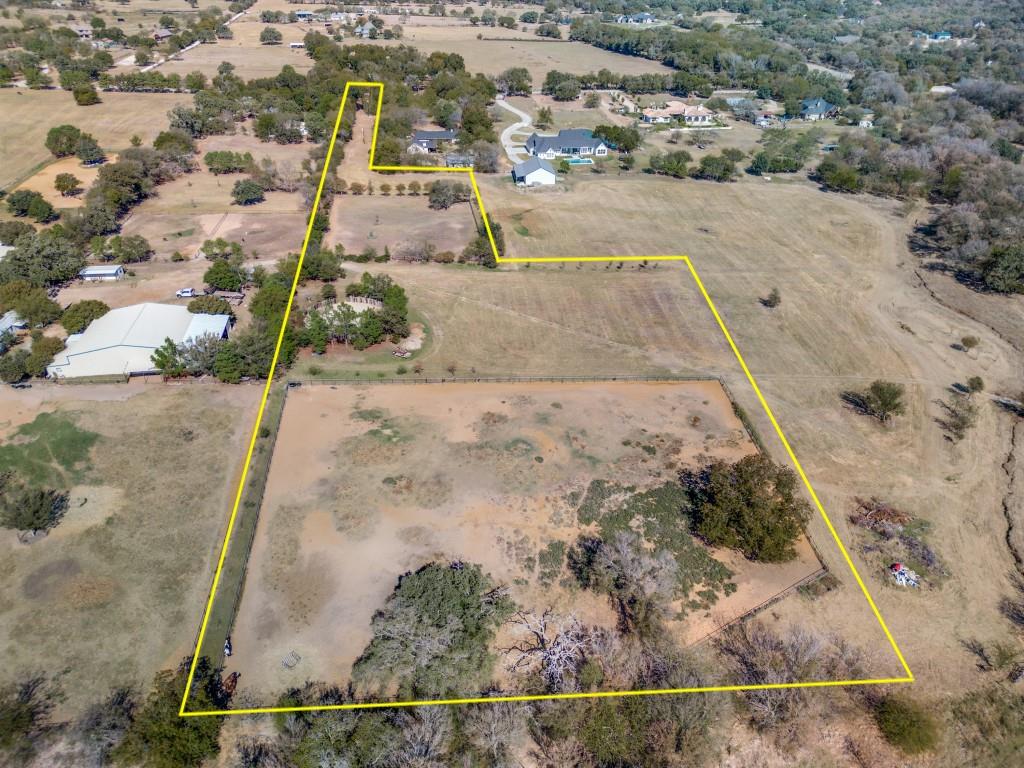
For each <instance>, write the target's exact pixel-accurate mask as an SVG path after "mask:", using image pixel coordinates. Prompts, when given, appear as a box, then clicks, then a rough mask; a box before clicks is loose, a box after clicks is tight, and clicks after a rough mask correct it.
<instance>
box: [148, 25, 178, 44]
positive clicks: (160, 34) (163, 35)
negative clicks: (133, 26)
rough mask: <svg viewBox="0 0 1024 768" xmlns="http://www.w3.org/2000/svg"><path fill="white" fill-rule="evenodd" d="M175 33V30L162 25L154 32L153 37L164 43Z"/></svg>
mask: <svg viewBox="0 0 1024 768" xmlns="http://www.w3.org/2000/svg"><path fill="white" fill-rule="evenodd" d="M173 34H174V32H172V31H171V30H169V29H167V28H165V27H160V28H159V29H156V30H155V31H154V32H153V39H154V40H156V41H157V42H158V43H162V42H163V41H164V40H166V39H167V38H168V37H171V36H172V35H173Z"/></svg>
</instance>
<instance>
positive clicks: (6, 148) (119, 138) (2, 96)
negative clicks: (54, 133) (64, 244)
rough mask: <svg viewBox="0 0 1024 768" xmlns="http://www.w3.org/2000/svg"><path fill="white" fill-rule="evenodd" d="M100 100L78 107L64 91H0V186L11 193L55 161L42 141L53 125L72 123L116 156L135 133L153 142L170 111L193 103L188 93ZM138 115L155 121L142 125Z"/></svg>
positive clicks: (114, 95) (116, 96)
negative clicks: (0, 125) (0, 120)
mask: <svg viewBox="0 0 1024 768" xmlns="http://www.w3.org/2000/svg"><path fill="white" fill-rule="evenodd" d="M101 98H102V99H103V103H102V104H96V105H94V106H91V107H79V106H76V105H75V102H74V99H72V97H71V94H70V93H68V92H67V91H31V90H29V89H27V88H4V89H0V114H2V115H3V116H4V130H3V131H2V132H0V187H3V188H9V187H10V186H11V185H13V184H15V183H17V182H18V181H20V180H22V179H24V178H27V177H28V176H31V175H32V173H33V172H34V170H35V168H36V166H38V165H40V164H41V163H46V162H48V161H50V160H52V159H53V155H51V154H50V152H49V150H47V149H46V147H45V146H44V144H43V142H44V141H45V140H46V132H47V131H48V130H49V129H50V128H52V127H54V126H55V125H61V124H63V123H73V124H74V125H76V126H77V127H79V128H81V129H82V130H83V131H87V132H89V133H91V134H92V135H93V136H95V137H96V140H97V141H98V142H99V143H100V146H102V147H103V148H104V149H107V150H110V151H112V152H118V151H120V150H122V149H125V148H126V147H128V146H129V139H130V138H131V137H132V136H133V135H136V134H137V135H138V136H139V138H141V139H142V142H143V143H144V144H149V143H151V142H152V141H153V139H154V138H156V135H157V134H158V133H159V132H160V131H162V130H164V128H165V127H166V125H167V121H166V119H165V115H166V113H167V111H168V110H169V109H170V108H171V107H174V106H176V105H179V104H191V103H192V94H189V93H104V94H101ZM140 115H156V116H159V119H158V120H140V119H139V116H140ZM76 175H78V174H76ZM79 178H82V176H80V175H79Z"/></svg>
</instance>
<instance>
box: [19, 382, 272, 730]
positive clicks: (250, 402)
mask: <svg viewBox="0 0 1024 768" xmlns="http://www.w3.org/2000/svg"><path fill="white" fill-rule="evenodd" d="M258 395H259V390H258V388H257V387H228V386H220V385H215V384H207V385H197V386H181V385H178V386H168V385H163V384H160V383H159V382H157V381H155V380H153V381H151V382H143V381H136V382H132V383H130V384H126V385H98V386H93V385H75V386H64V387H56V386H50V385H46V384H35V385H34V386H33V388H32V389H31V390H22V391H13V390H11V389H9V388H7V387H4V388H0V413H2V414H3V416H2V417H0V445H2V446H7V447H9V446H11V445H26V442H25V438H24V437H20V436H15V435H14V432H15V431H16V430H17V429H18V428H19V427H24V426H26V425H30V424H31V423H32V422H33V421H34V420H35V419H36V418H37V417H39V416H40V415H41V414H51V415H53V416H55V417H57V418H59V419H61V420H66V421H68V422H69V423H70V424H72V425H73V429H75V430H85V431H89V432H94V433H97V434H98V439H97V441H96V442H95V444H94V445H93V447H92V449H91V452H90V454H89V458H88V461H87V463H86V466H84V467H79V468H78V470H79V471H80V472H81V474H80V476H77V475H76V477H77V479H76V480H75V484H74V485H73V487H71V488H70V496H71V499H70V509H69V511H68V513H67V514H66V516H65V517H64V519H63V521H62V522H61V523H60V525H58V527H57V528H56V529H54V530H53V531H52V532H51V533H50V535H49V536H46V537H45V538H42V539H39V540H37V541H35V542H33V543H31V544H28V545H26V544H21V543H19V541H18V539H17V537H16V535H15V533H14V532H13V531H7V530H3V531H0V563H2V565H0V572H2V574H3V578H2V580H0V649H2V654H3V657H4V659H5V660H6V663H5V664H4V668H3V672H0V678H2V679H3V680H4V681H5V682H6V681H8V680H10V679H12V678H14V677H17V676H18V675H21V674H23V673H25V672H26V671H35V670H45V671H47V672H50V673H53V674H59V673H62V671H63V673H62V674H63V686H64V689H65V691H66V693H67V695H68V697H67V701H66V702H65V703H64V704H63V705H62V712H61V713H60V715H59V716H73V715H76V714H78V713H80V712H81V711H82V709H83V708H84V707H85V706H87V705H89V704H91V703H93V702H94V701H97V700H99V699H100V698H101V697H103V696H105V695H107V694H108V693H109V691H110V689H111V688H112V687H114V686H116V685H131V686H134V687H136V688H138V689H140V690H145V689H146V688H147V687H148V685H149V684H150V682H151V681H152V677H153V675H154V673H155V672H157V671H158V670H160V669H164V668H167V667H173V666H175V665H177V663H179V662H180V661H181V659H182V658H183V657H184V656H186V655H187V654H189V653H190V652H191V650H192V644H193V643H194V641H195V631H196V627H197V626H198V622H199V619H200V617H201V615H202V610H203V606H204V603H205V597H206V590H207V589H208V587H209V582H210V577H211V573H212V567H213V562H214V559H215V556H216V554H217V552H218V551H219V546H220V542H221V540H222V538H223V531H224V525H225V523H226V520H227V515H226V512H227V510H228V504H229V501H230V497H231V493H232V492H233V491H234V488H235V484H236V483H237V474H238V471H239V463H240V459H241V456H242V452H243V450H244V445H245V437H246V436H247V435H248V432H249V429H250V426H251V424H252V419H253V418H254V416H255V409H256V406H257V404H258ZM12 440H13V442H12ZM7 449H8V448H5V450H7Z"/></svg>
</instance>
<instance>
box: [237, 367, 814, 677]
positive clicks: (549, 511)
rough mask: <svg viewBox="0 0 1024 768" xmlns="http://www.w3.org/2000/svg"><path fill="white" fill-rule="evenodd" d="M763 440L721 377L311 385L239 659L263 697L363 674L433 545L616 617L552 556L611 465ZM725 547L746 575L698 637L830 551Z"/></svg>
mask: <svg viewBox="0 0 1024 768" xmlns="http://www.w3.org/2000/svg"><path fill="white" fill-rule="evenodd" d="M638 440H639V441H646V442H647V443H649V445H648V446H647V448H646V449H641V447H640V445H639V444H637V443H636V442H635V441H638ZM624 441H625V442H626V443H628V445H624V444H623V442H624ZM655 446H657V447H655ZM752 450H753V445H752V444H751V443H750V442H749V440H748V439H747V438H746V435H745V433H744V432H743V428H742V425H741V424H740V423H739V421H738V420H737V419H736V417H735V416H734V415H733V413H732V410H731V404H730V402H729V400H728V398H727V397H726V396H725V394H724V392H723V391H722V389H721V388H720V387H719V385H718V384H717V382H672V383H611V382H601V383H589V384H560V383H528V384H527V383H515V384H512V383H509V384H445V385H436V384H434V385H420V386H414V387H409V386H404V387H397V386H370V387H341V388H336V387H330V388H328V387H326V386H322V387H311V388H304V389H302V390H298V391H293V392H292V393H291V394H290V396H289V402H288V404H287V405H286V408H285V416H284V421H283V424H282V427H281V431H280V433H279V435H278V439H277V443H276V446H275V454H274V460H273V463H272V465H271V471H270V478H269V482H268V486H267V494H266V496H265V498H264V503H263V508H262V511H261V517H260V522H259V528H258V530H257V534H256V541H255V544H254V547H253V551H252V557H251V560H250V563H249V576H248V580H247V584H246V591H245V593H244V596H243V599H242V604H241V609H240V612H239V617H238V620H237V622H236V624H235V629H234V633H233V637H232V639H233V642H234V645H235V655H234V656H233V657H232V658H231V660H230V669H231V670H233V671H235V670H237V671H239V672H241V673H242V682H243V684H244V685H245V687H246V690H247V691H248V692H249V693H250V694H252V695H253V696H257V697H258V696H263V697H266V696H268V695H272V694H273V693H274V692H275V691H280V690H281V689H282V688H284V687H285V686H287V685H293V684H296V683H301V682H302V681H304V680H306V679H324V680H329V681H333V682H339V683H343V682H346V681H347V680H348V676H349V673H350V668H351V664H352V662H353V661H354V660H355V659H356V658H357V657H358V656H359V654H360V653H361V651H362V649H363V648H364V647H365V645H366V644H367V642H368V641H369V639H370V637H371V635H370V619H371V618H372V616H373V613H374V611H375V610H377V608H379V607H380V606H381V605H383V602H384V600H385V599H386V598H387V596H388V594H389V593H390V592H391V590H392V589H393V588H394V585H395V580H396V579H397V577H398V576H399V575H401V574H402V573H404V572H406V571H408V570H415V569H417V568H419V567H420V566H422V565H424V564H426V563H427V562H430V561H432V560H434V561H442V562H443V561H451V560H465V561H467V562H474V563H480V564H481V565H482V566H483V568H484V570H485V571H486V572H488V573H491V574H492V575H493V577H494V578H495V579H496V580H497V581H498V582H500V583H505V584H508V585H509V586H510V590H511V592H510V594H511V596H512V597H513V599H515V600H516V602H517V603H519V604H520V605H522V606H523V607H524V608H526V609H528V610H531V609H535V610H537V611H541V610H543V609H544V608H547V607H551V608H553V609H555V610H557V611H561V612H570V611H572V612H575V613H577V614H578V615H579V617H580V618H581V620H583V621H585V622H587V623H591V624H597V625H601V626H608V627H610V626H613V625H614V622H615V616H614V613H613V611H612V610H611V608H610V606H609V605H608V603H607V601H606V600H605V599H604V598H601V597H599V596H597V595H595V594H593V593H589V592H580V591H579V590H578V588H576V587H575V586H574V585H573V584H572V582H571V579H570V578H568V573H567V571H565V570H563V569H562V567H561V566H559V567H558V568H557V569H556V571H555V573H554V574H553V575H551V576H550V577H547V578H542V577H541V575H540V574H541V572H542V570H543V568H542V567H538V562H539V560H540V556H539V553H540V551H541V550H542V549H544V548H545V547H546V546H548V545H549V544H550V543H551V542H556V541H557V542H563V543H564V544H566V545H567V546H568V545H571V544H572V543H573V542H574V541H575V539H576V537H577V536H578V535H579V534H580V533H581V532H583V531H584V530H589V528H588V527H587V526H581V525H580V523H579V522H578V521H577V519H576V513H575V506H576V504H578V503H579V499H580V498H582V495H581V494H582V493H583V491H585V490H586V489H587V487H588V486H589V484H590V483H591V481H592V480H594V479H597V478H607V479H610V480H614V481H615V482H617V483H620V484H622V485H627V484H630V485H635V486H636V487H638V488H641V489H643V488H649V487H654V486H658V485H660V484H662V483H665V482H674V481H675V473H676V472H677V471H678V469H679V468H681V467H683V466H697V465H699V464H700V463H701V462H702V461H704V460H706V457H707V456H714V457H721V458H725V459H736V458H739V457H740V456H742V455H744V454H746V453H749V452H751V451H752ZM485 467H486V469H485ZM574 492H575V494H576V495H575V496H574V495H573V494H574ZM574 498H575V501H573V499H574ZM694 546H696V547H700V545H698V544H696V543H695V545H694ZM700 549H701V551H705V550H704V549H703V548H702V547H701V548H700ZM714 556H715V557H716V558H720V559H724V560H727V561H728V564H729V567H730V568H731V569H732V570H733V573H734V576H733V578H732V579H730V580H731V581H733V582H734V583H735V584H736V585H737V587H738V589H737V591H736V592H735V593H734V594H732V595H731V596H729V597H726V598H722V599H720V600H718V601H717V602H715V603H713V604H712V605H711V606H706V607H705V608H702V609H699V610H692V611H690V612H688V613H687V615H686V617H685V618H682V619H680V620H677V621H673V622H672V625H671V626H672V631H673V632H674V633H675V634H676V636H677V637H678V638H679V640H680V642H681V643H683V644H687V643H690V642H693V641H694V640H696V639H699V638H701V637H703V636H704V635H706V634H708V633H709V632H712V631H713V630H714V629H715V628H716V626H717V625H718V622H720V621H727V620H729V619H731V618H734V617H735V616H737V615H740V614H742V613H744V612H746V611H747V610H749V609H750V608H751V607H752V606H754V605H756V604H758V603H760V602H761V601H762V600H763V599H765V597H767V596H771V595H774V594H776V593H778V592H780V591H782V590H783V589H785V588H786V587H788V586H789V585H790V584H791V583H793V582H794V581H795V580H797V579H799V578H801V577H802V576H805V575H807V574H809V573H812V572H813V571H815V570H816V569H817V568H818V561H817V559H816V558H815V557H814V554H813V552H811V550H810V548H809V547H808V546H807V545H806V544H803V545H802V546H801V548H800V557H799V558H798V559H797V560H795V561H793V562H791V563H788V564H786V565H783V566H766V565H762V566H752V565H751V564H750V563H747V562H746V561H744V560H743V559H742V558H737V557H722V553H714ZM705 557H706V555H705ZM706 586H710V585H706ZM712 588H713V587H712ZM692 596H693V593H691V595H690V597H691V598H692ZM677 607H679V608H680V609H681V607H682V603H681V602H680V603H678V604H677ZM497 645H498V646H499V647H500V646H501V645H502V640H501V638H499V640H498V643H497ZM291 651H295V652H296V653H298V654H299V655H300V656H301V657H302V661H301V662H300V663H299V664H298V665H297V666H296V667H295V668H294V669H291V670H289V669H286V668H285V667H284V666H283V665H282V664H281V660H282V659H284V657H285V656H287V655H288V654H289V653H290V652H291ZM505 682H506V684H509V685H514V682H513V681H510V680H505ZM467 693H469V692H467Z"/></svg>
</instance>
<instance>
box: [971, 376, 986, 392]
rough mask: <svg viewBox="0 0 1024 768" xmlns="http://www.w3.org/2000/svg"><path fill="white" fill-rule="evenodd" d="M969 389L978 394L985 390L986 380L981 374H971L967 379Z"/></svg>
mask: <svg viewBox="0 0 1024 768" xmlns="http://www.w3.org/2000/svg"><path fill="white" fill-rule="evenodd" d="M967 390H968V391H969V392H970V393H971V394H972V395H976V394H978V393H979V392H984V391H985V380H984V379H982V378H981V376H971V378H969V379H968V380H967Z"/></svg>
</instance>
